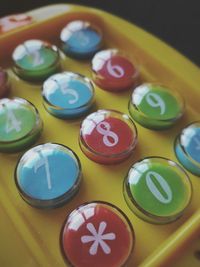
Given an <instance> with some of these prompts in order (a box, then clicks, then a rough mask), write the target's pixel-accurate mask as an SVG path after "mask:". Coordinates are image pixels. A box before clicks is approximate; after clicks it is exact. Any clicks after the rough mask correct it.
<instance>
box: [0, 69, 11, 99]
mask: <svg viewBox="0 0 200 267" xmlns="http://www.w3.org/2000/svg"><path fill="white" fill-rule="evenodd" d="M9 91H10V84H9V81H8V74H7V72H6V71H5V70H3V69H2V68H0V98H2V97H5V96H7V95H8V93H9Z"/></svg>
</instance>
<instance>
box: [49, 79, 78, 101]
mask: <svg viewBox="0 0 200 267" xmlns="http://www.w3.org/2000/svg"><path fill="white" fill-rule="evenodd" d="M54 82H56V84H57V86H58V87H59V89H60V90H61V92H62V94H63V95H67V94H68V95H71V96H73V99H70V100H69V101H68V102H69V104H71V105H73V104H75V103H76V102H77V101H78V100H79V95H78V93H77V92H76V90H74V89H71V88H68V87H67V86H66V84H64V83H60V82H59V81H57V80H56V79H55V80H54Z"/></svg>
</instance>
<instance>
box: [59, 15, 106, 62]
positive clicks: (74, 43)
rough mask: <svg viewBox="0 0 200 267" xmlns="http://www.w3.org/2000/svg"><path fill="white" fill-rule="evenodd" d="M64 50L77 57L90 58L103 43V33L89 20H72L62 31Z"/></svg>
mask: <svg viewBox="0 0 200 267" xmlns="http://www.w3.org/2000/svg"><path fill="white" fill-rule="evenodd" d="M60 38H61V41H62V48H63V50H64V52H65V53H66V54H67V55H69V56H71V57H75V58H79V59H81V58H83V59H86V58H90V57H91V56H93V55H94V54H95V53H96V52H97V51H98V50H99V49H100V47H101V45H102V34H101V32H100V31H99V30H97V28H96V27H94V26H93V25H91V24H90V23H89V22H87V21H80V20H76V21H72V22H70V23H69V24H67V26H66V27H65V28H64V29H63V30H62V31H61V35H60Z"/></svg>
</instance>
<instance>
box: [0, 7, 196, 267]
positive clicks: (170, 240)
mask: <svg viewBox="0 0 200 267" xmlns="http://www.w3.org/2000/svg"><path fill="white" fill-rule="evenodd" d="M49 10H50V11H49ZM54 11H55V12H54ZM28 14H30V15H32V16H33V17H34V18H35V22H34V23H33V24H31V25H29V26H25V27H21V28H18V29H15V30H13V31H10V32H7V33H6V34H3V35H1V36H0V65H1V66H2V67H5V68H10V67H11V64H12V63H11V53H12V51H13V49H14V48H15V47H16V45H18V44H19V43H21V42H22V41H24V40H26V39H29V38H41V39H45V40H48V41H50V42H52V43H54V44H57V45H58V46H59V45H60V43H59V33H60V31H61V29H62V28H63V27H64V26H65V24H66V23H67V22H68V21H69V20H72V19H87V20H89V21H91V22H93V23H95V24H97V26H99V27H100V28H101V29H102V31H103V35H104V40H105V44H104V47H105V48H108V47H110V48H112V47H116V48H119V49H122V50H124V51H125V52H126V53H127V54H129V55H131V56H133V57H134V56H135V57H137V59H138V60H139V62H140V64H141V73H142V80H143V81H158V82H159V83H164V84H166V85H169V86H170V87H172V88H175V89H176V90H178V91H179V93H180V94H181V95H183V97H184V98H185V99H186V113H185V115H184V117H183V118H182V119H181V121H179V122H177V124H176V125H175V126H174V127H173V128H172V129H170V130H167V131H162V132H158V131H150V130H147V129H145V128H142V127H141V126H140V125H138V124H136V125H137V128H138V135H139V142H138V145H137V148H136V151H135V153H134V155H133V156H131V158H129V159H128V160H126V161H125V162H124V163H121V164H118V165H115V166H104V165H100V164H96V163H94V162H92V161H91V160H89V159H87V158H86V157H85V156H84V155H83V153H82V152H81V150H80V148H79V145H78V134H79V126H80V122H81V120H74V121H63V120H59V119H57V118H54V117H53V116H51V115H50V114H48V113H47V112H46V111H45V109H44V107H43V105H42V98H41V85H33V84H30V83H26V82H24V81H21V80H20V79H18V78H17V77H16V76H15V75H14V74H13V73H12V71H11V70H9V74H10V77H11V84H12V93H11V96H19V97H23V98H26V99H28V100H30V101H31V102H32V103H34V104H35V105H36V107H37V108H38V109H39V111H40V114H41V116H42V119H43V121H44V132H43V134H42V137H41V138H40V140H39V141H38V143H43V142H58V143H61V144H65V145H67V146H69V147H70V148H71V149H73V150H74V151H75V152H76V153H77V155H78V156H79V158H80V160H81V163H82V167H83V175H84V181H83V183H82V186H81V189H80V192H79V194H78V195H77V196H76V197H75V198H74V199H73V200H72V201H71V202H70V203H69V204H67V205H65V206H64V207H62V208H59V209H55V210H51V211H44V210H38V209H35V208H32V207H30V206H29V205H27V204H26V203H25V202H24V201H23V200H22V199H21V197H20V196H19V194H18V192H17V188H16V186H15V183H14V169H15V165H16V162H17V160H18V158H19V157H20V155H21V154H15V155H5V154H0V266H2V267H14V266H15V267H16V266H17V267H39V266H42V267H52V266H54V267H63V266H66V264H65V263H64V260H63V258H62V255H61V252H60V248H59V234H60V230H61V227H62V224H63V222H64V220H65V218H66V216H67V214H68V213H69V212H70V211H71V210H73V209H74V208H76V207H77V206H78V205H79V204H81V203H83V202H87V201H92V200H104V201H108V202H110V203H113V204H115V205H117V206H118V207H119V208H121V209H122V210H123V211H124V212H125V213H126V214H127V216H128V217H129V219H130V221H131V223H132V225H133V227H134V229H135V233H136V245H135V250H134V253H133V255H132V258H131V261H130V263H129V265H128V266H129V267H133V266H140V267H147V266H148V267H160V266H168V267H169V266H170V267H175V266H177V267H188V266H190V267H197V266H200V261H199V260H198V259H197V257H196V258H195V257H194V252H195V253H196V254H195V255H196V256H197V254H198V253H197V251H198V250H200V244H199V240H198V238H199V237H200V179H199V178H197V177H195V176H193V175H192V174H190V173H189V176H190V178H191V181H192V184H193V189H194V190H193V191H194V192H193V198H192V202H191V204H190V207H189V209H188V210H187V212H186V213H185V214H184V215H183V216H182V218H181V219H179V220H177V221H176V222H174V223H170V224H168V225H162V226H159V225H153V224H150V223H147V222H144V221H142V220H141V219H139V218H137V217H136V216H135V215H134V214H133V213H132V212H131V211H130V210H129V208H128V207H127V205H126V203H125V200H124V198H123V193H122V183H123V179H124V177H125V175H126V173H127V171H128V169H129V167H130V166H131V165H132V164H133V163H134V162H136V161H137V160H138V159H141V158H143V157H147V156H163V157H167V158H170V159H172V160H174V161H176V162H177V160H176V157H175V154H174V151H173V142H174V138H175V137H176V135H177V134H178V133H179V131H180V130H181V129H182V128H183V127H184V126H185V125H187V124H188V123H190V122H192V121H195V120H199V119H200V118H199V113H200V105H199V98H200V71H199V68H198V67H197V66H195V65H194V64H192V63H191V62H190V61H188V60H187V59H186V58H184V57H183V56H182V55H180V54H179V53H177V52H176V51H175V50H174V49H172V48H170V47H169V46H167V45H166V44H164V43H163V42H161V41H160V40H158V39H156V38H155V37H152V36H151V35H150V34H148V33H146V32H144V31H143V30H141V29H140V28H138V27H136V26H134V25H132V24H130V23H128V22H126V21H124V20H122V19H120V18H117V17H115V16H112V15H110V14H108V13H106V12H103V11H99V10H95V9H90V8H87V7H81V6H74V5H63V4H62V5H54V6H50V7H45V8H43V9H38V10H34V11H31V12H29V13H28ZM48 14H50V15H48ZM62 67H63V70H69V71H74V72H79V73H81V74H83V75H86V76H88V77H91V70H90V62H85V61H78V60H73V59H69V58H67V57H65V56H64V55H63V56H62ZM130 94H131V91H127V92H123V93H116V94H115V93H110V92H106V91H103V90H101V89H99V88H97V87H96V107H95V108H94V110H95V109H99V108H111V109H116V110H119V111H121V112H125V113H128V109H127V107H128V99H129V96H130ZM111 192H112V193H111ZM193 250H194V251H193ZM102 267H103V266H102Z"/></svg>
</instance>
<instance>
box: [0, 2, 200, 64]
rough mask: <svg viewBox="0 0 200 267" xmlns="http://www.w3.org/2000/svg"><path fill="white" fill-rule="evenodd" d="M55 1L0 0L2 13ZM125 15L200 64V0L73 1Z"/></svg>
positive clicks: (23, 9) (16, 11)
mask: <svg viewBox="0 0 200 267" xmlns="http://www.w3.org/2000/svg"><path fill="white" fill-rule="evenodd" d="M59 2H63V3H64V2H66V3H67V2H68V1H64V0H61V1H59V0H58V1H56V0H0V16H4V15H7V14H11V13H18V12H24V11H28V10H30V9H33V8H36V7H39V6H44V5H48V4H55V3H59ZM69 2H70V3H74V4H82V5H88V6H92V7H96V8H100V9H103V10H106V11H108V12H110V13H113V14H116V15H118V16H120V17H123V18H125V19H127V20H129V21H131V22H133V23H135V24H137V25H138V26H140V27H142V28H144V29H145V30H147V31H149V32H151V33H153V34H154V35H156V36H158V37H160V38H161V39H162V40H164V41H165V42H167V43H169V44H170V45H171V46H173V47H175V48H176V49H177V50H179V51H180V52H181V53H182V54H184V55H186V56H187V57H189V58H190V59H191V60H192V61H193V62H195V63H196V64H198V65H199V66H200V0H74V1H73V0H71V1H69Z"/></svg>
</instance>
